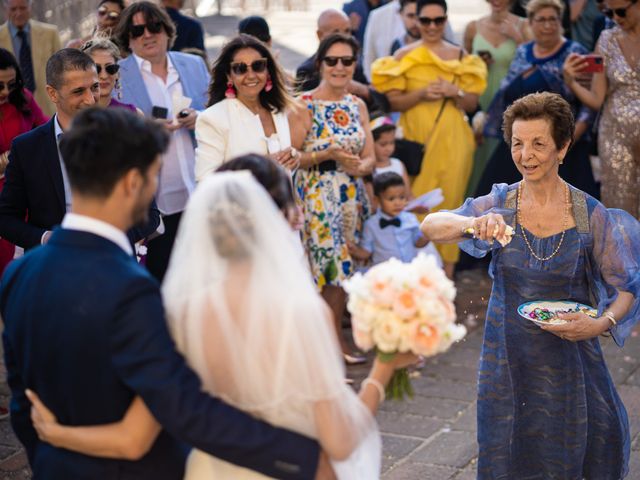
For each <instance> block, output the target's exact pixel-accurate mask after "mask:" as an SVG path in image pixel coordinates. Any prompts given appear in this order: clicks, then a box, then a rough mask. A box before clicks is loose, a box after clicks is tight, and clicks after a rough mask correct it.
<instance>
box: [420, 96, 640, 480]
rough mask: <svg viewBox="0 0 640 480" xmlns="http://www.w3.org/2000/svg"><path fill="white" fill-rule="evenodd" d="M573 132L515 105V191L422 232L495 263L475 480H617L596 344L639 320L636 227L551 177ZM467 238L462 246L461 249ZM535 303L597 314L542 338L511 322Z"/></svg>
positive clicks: (561, 121) (508, 118) (620, 337)
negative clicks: (565, 303) (561, 303)
mask: <svg viewBox="0 0 640 480" xmlns="http://www.w3.org/2000/svg"><path fill="white" fill-rule="evenodd" d="M574 128H575V125H574V118H573V114H572V112H571V107H570V106H569V104H568V103H567V102H566V101H565V100H564V99H563V98H562V97H561V96H560V95H557V94H553V93H548V92H545V93H535V94H530V95H527V96H525V97H523V98H521V99H519V100H517V101H516V102H514V103H513V104H512V105H511V106H510V107H509V108H508V109H507V110H506V112H505V114H504V138H505V140H506V142H507V143H508V144H509V145H510V148H511V156H512V158H513V161H514V164H515V166H516V168H517V169H518V172H519V173H520V175H521V176H522V180H520V181H519V182H517V183H514V184H512V185H506V184H498V185H494V186H493V189H492V191H491V193H490V194H489V195H486V196H483V197H479V198H475V199H468V200H467V201H466V202H465V203H464V205H462V206H461V207H460V208H459V209H457V210H455V211H453V212H438V213H433V214H431V215H429V216H427V217H426V219H425V220H424V222H423V224H422V230H423V232H424V233H425V235H426V236H427V237H428V238H429V239H430V240H432V241H434V242H442V243H447V242H448V243H460V247H461V248H462V249H463V250H465V251H467V253H470V254H471V255H474V256H477V257H481V256H484V255H486V254H487V253H488V252H489V251H491V252H492V253H493V258H492V261H491V265H490V267H489V274H490V275H491V277H492V278H493V282H494V283H493V289H492V292H491V299H490V301H489V309H488V312H487V321H486V324H485V334H484V343H483V347H482V355H481V360H480V370H479V381H478V442H479V447H480V456H479V461H478V478H479V479H497V478H504V479H521V478H540V479H548V478H558V479H571V480H576V479H583V478H588V479H597V480H618V479H621V478H623V477H624V476H625V475H626V474H627V472H628V460H629V451H630V439H629V423H628V419H627V413H626V411H625V408H624V405H623V404H622V401H621V400H620V397H619V396H618V394H617V393H616V390H615V387H614V384H613V381H612V379H611V376H610V374H609V372H608V370H607V367H606V365H605V361H604V357H603V354H602V349H601V347H600V341H599V337H600V336H601V335H611V336H612V337H613V338H614V340H615V342H616V343H617V344H618V345H620V346H622V345H623V343H624V340H625V338H626V337H627V336H628V335H629V334H630V332H631V330H632V328H633V326H634V324H635V322H636V321H637V318H638V315H639V314H640V312H639V310H640V308H639V303H640V302H638V299H639V298H640V297H639V293H640V292H639V290H640V272H639V265H638V259H639V258H640V255H639V253H640V252H639V250H640V249H638V246H637V242H638V240H636V239H638V238H640V237H639V236H638V235H640V226H639V224H638V222H637V221H636V220H635V219H634V218H633V217H631V216H630V215H629V214H627V213H626V212H623V211H621V210H613V209H606V208H605V207H604V206H603V205H602V204H601V203H600V202H598V201H597V200H595V199H594V198H593V197H591V196H589V195H588V194H586V193H584V192H582V191H580V190H578V189H576V188H574V187H571V186H570V185H569V184H567V183H566V182H565V181H564V180H563V179H562V178H561V177H560V176H559V175H558V167H559V165H560V163H562V161H563V159H564V158H565V156H566V155H567V151H568V150H569V147H570V146H571V143H572V141H573V133H574ZM509 227H510V228H509ZM469 229H473V234H474V235H475V237H474V238H473V239H465V235H466V234H465V233H464V232H465V231H466V232H468V231H469ZM511 233H513V236H512V237H511V236H510V235H509V234H511ZM495 239H499V240H501V241H502V244H505V246H504V247H503V246H502V244H501V243H499V242H498V241H495ZM508 240H510V242H508V243H506V242H507V241H508ZM542 299H544V300H569V301H572V302H576V303H578V302H579V303H583V304H589V305H592V306H594V307H595V308H597V314H598V316H597V318H591V317H589V316H587V315H585V314H584V313H567V314H564V315H562V314H560V315H559V316H560V318H561V319H564V320H565V321H566V323H564V324H545V325H543V326H542V327H539V326H538V325H537V324H536V323H533V322H530V321H528V320H527V319H525V318H522V317H520V316H519V315H518V313H517V308H518V306H519V305H521V304H522V303H525V302H529V301H534V300H542Z"/></svg>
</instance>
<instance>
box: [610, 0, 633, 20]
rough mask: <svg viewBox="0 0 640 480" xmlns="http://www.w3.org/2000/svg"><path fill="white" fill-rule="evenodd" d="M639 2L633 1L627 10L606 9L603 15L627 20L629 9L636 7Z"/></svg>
mask: <svg viewBox="0 0 640 480" xmlns="http://www.w3.org/2000/svg"><path fill="white" fill-rule="evenodd" d="M637 1H638V0H634V1H632V2H631V3H630V4H629V5H627V6H626V7H625V8H604V9H603V10H602V13H604V14H605V15H606V16H607V17H609V18H613V16H614V15H615V16H616V17H618V18H625V17H626V16H627V10H629V8H631V7H632V6H633V5H635V3H636V2H637Z"/></svg>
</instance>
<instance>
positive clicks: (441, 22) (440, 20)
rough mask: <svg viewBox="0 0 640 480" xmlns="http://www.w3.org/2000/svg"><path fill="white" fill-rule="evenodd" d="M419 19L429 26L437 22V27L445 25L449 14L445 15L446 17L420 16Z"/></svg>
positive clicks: (421, 23) (422, 23) (421, 22)
mask: <svg viewBox="0 0 640 480" xmlns="http://www.w3.org/2000/svg"><path fill="white" fill-rule="evenodd" d="M418 21H419V22H420V25H424V26H425V27H428V26H429V25H431V24H432V23H433V24H435V26H436V27H441V26H442V25H444V22H446V21H447V16H446V15H445V16H444V17H436V18H429V17H418Z"/></svg>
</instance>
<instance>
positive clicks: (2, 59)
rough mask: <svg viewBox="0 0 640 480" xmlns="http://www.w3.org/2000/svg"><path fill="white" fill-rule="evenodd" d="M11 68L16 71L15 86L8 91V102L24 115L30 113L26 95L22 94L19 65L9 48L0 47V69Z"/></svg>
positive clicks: (22, 86) (22, 82)
mask: <svg viewBox="0 0 640 480" xmlns="http://www.w3.org/2000/svg"><path fill="white" fill-rule="evenodd" d="M9 68H13V69H14V70H15V71H16V88H14V89H13V90H11V91H10V92H9V103H10V104H11V105H13V106H14V107H16V108H17V109H18V110H19V111H20V112H22V113H23V114H24V115H30V114H31V110H30V109H29V106H28V105H29V104H28V102H27V97H26V96H25V94H24V80H23V78H22V72H21V71H20V65H18V61H17V60H16V57H14V56H13V54H12V53H11V52H10V51H9V50H5V49H4V48H0V70H7V69H9Z"/></svg>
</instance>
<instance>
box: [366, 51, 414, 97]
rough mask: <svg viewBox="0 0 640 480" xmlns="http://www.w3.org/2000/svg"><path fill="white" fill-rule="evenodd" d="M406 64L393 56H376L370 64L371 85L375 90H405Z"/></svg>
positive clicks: (383, 91)
mask: <svg viewBox="0 0 640 480" xmlns="http://www.w3.org/2000/svg"><path fill="white" fill-rule="evenodd" d="M405 70H406V65H405V64H404V62H401V61H400V62H399V61H397V60H396V59H395V58H393V57H382V58H378V59H377V60H376V61H374V62H373V63H372V64H371V85H373V88H375V89H376V90H377V91H379V92H382V93H385V92H388V91H389V90H403V91H404V90H406V88H407V79H406V77H405V76H404V72H405Z"/></svg>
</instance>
